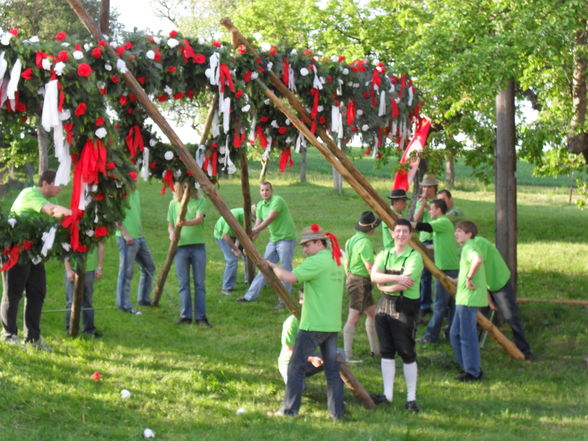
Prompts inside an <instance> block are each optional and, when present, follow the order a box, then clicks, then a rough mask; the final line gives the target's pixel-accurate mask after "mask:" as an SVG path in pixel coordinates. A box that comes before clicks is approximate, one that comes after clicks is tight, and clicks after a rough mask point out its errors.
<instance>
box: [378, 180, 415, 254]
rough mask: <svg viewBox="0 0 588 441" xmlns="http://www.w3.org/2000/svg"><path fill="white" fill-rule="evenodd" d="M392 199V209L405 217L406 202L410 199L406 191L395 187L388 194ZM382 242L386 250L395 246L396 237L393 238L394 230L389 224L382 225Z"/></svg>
mask: <svg viewBox="0 0 588 441" xmlns="http://www.w3.org/2000/svg"><path fill="white" fill-rule="evenodd" d="M388 199H390V209H391V210H392V212H393V213H394V214H395V215H396V216H398V217H404V210H406V203H407V201H410V198H409V197H408V196H407V195H406V191H404V190H403V189H402V188H395V189H394V190H392V191H391V192H390V195H389V196H388ZM382 244H383V246H384V249H385V250H389V249H392V248H393V247H394V239H392V232H391V231H390V228H388V225H386V224H383V225H382Z"/></svg>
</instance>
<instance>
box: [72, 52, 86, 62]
mask: <svg viewBox="0 0 588 441" xmlns="http://www.w3.org/2000/svg"><path fill="white" fill-rule="evenodd" d="M72 55H73V57H74V58H75V59H76V60H81V59H82V58H84V53H83V52H82V51H74V52H73V54H72Z"/></svg>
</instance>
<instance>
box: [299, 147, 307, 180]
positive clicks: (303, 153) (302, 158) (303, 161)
mask: <svg viewBox="0 0 588 441" xmlns="http://www.w3.org/2000/svg"><path fill="white" fill-rule="evenodd" d="M300 182H302V183H305V182H306V147H303V148H302V151H301V152H300Z"/></svg>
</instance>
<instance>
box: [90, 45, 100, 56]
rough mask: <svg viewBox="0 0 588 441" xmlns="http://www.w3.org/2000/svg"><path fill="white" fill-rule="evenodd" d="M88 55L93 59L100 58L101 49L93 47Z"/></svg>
mask: <svg viewBox="0 0 588 441" xmlns="http://www.w3.org/2000/svg"><path fill="white" fill-rule="evenodd" d="M90 53H91V54H92V56H93V57H94V58H102V48H101V47H95V48H94V49H92V50H91V51H90Z"/></svg>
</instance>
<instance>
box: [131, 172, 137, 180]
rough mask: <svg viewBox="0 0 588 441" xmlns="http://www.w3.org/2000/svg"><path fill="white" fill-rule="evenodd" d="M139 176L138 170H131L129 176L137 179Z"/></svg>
mask: <svg viewBox="0 0 588 441" xmlns="http://www.w3.org/2000/svg"><path fill="white" fill-rule="evenodd" d="M137 176H138V175H137V172H136V171H132V172H129V177H130V178H131V179H133V180H135V181H136V180H137Z"/></svg>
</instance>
